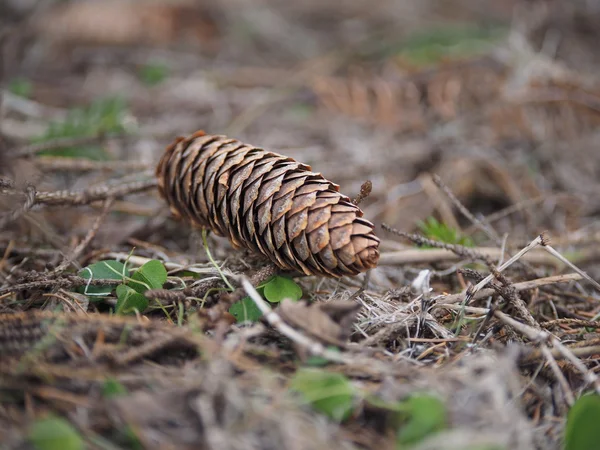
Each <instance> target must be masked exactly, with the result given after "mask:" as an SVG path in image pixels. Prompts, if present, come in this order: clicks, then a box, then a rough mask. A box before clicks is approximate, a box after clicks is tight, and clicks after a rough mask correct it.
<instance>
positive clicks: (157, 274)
mask: <svg viewBox="0 0 600 450" xmlns="http://www.w3.org/2000/svg"><path fill="white" fill-rule="evenodd" d="M131 279H132V280H133V281H130V282H129V283H128V286H129V287H131V288H133V289H134V290H135V291H137V292H139V293H140V294H143V293H144V292H146V291H147V290H148V289H161V288H162V287H163V284H165V281H167V269H165V266H164V265H163V264H162V263H161V262H160V261H157V260H155V259H153V260H151V261H148V262H147V263H146V264H144V265H143V266H142V267H140V268H139V269H138V270H136V271H135V273H134V274H133V275H132V276H131Z"/></svg>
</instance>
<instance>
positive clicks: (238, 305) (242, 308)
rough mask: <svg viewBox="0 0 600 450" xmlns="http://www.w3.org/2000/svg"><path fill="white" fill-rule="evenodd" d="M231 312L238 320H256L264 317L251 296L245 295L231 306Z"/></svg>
mask: <svg viewBox="0 0 600 450" xmlns="http://www.w3.org/2000/svg"><path fill="white" fill-rule="evenodd" d="M229 313H230V314H232V315H233V317H235V318H236V320H237V321H238V322H256V321H257V320H258V319H260V318H261V317H262V312H261V310H260V309H258V306H256V304H255V303H254V301H253V300H252V299H251V298H250V297H244V298H243V299H241V300H240V301H239V302H235V303H234V304H233V305H231V307H230V308H229Z"/></svg>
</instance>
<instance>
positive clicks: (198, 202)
mask: <svg viewBox="0 0 600 450" xmlns="http://www.w3.org/2000/svg"><path fill="white" fill-rule="evenodd" d="M310 170H311V168H310V166H307V165H305V164H301V163H299V162H297V161H295V160H294V159H292V158H289V157H287V156H283V155H279V154H277V153H271V152H268V151H265V150H263V149H261V148H257V147H252V146H251V145H246V144H243V143H242V142H240V141H237V140H235V139H228V138H227V137H225V136H211V135H207V134H205V133H204V132H203V131H198V132H196V133H194V134H193V135H191V136H189V137H187V138H178V139H177V140H176V141H175V142H174V143H173V144H172V145H170V146H169V147H168V148H167V150H166V152H165V154H164V155H163V157H162V159H161V161H160V163H159V164H158V167H157V169H156V175H157V177H158V187H159V191H160V193H161V195H162V196H163V197H164V198H165V199H166V200H167V202H168V203H169V205H170V207H171V211H172V212H173V214H174V215H176V216H178V217H183V218H185V219H187V220H188V221H190V222H191V223H193V224H195V225H197V226H200V227H205V228H209V229H210V230H212V231H213V232H215V233H216V234H218V235H220V236H226V237H228V238H229V240H230V241H231V242H232V244H233V245H234V246H235V247H236V248H239V247H245V248H248V249H250V250H253V251H256V252H259V253H262V254H263V255H265V256H266V257H268V258H269V259H270V260H271V261H273V262H274V263H275V264H276V265H277V266H279V267H280V268H282V269H284V270H297V271H300V272H303V273H305V274H307V275H323V276H329V277H341V276H343V275H356V274H357V273H360V272H364V271H365V270H368V269H371V268H373V267H375V266H376V265H377V261H378V260H379V239H378V238H377V237H376V236H375V235H374V234H373V224H372V223H371V222H369V221H368V220H365V219H363V218H362V215H363V213H362V211H361V210H360V209H359V208H358V207H357V206H355V205H353V204H352V203H351V201H350V199H349V198H348V197H346V196H345V195H342V194H340V193H339V192H338V191H339V186H337V185H336V184H334V183H332V182H330V181H327V180H326V179H325V178H323V176H322V175H321V174H319V173H314V172H311V171H310Z"/></svg>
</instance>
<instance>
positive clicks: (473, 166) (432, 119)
mask: <svg viewBox="0 0 600 450" xmlns="http://www.w3.org/2000/svg"><path fill="white" fill-rule="evenodd" d="M0 27H1V39H2V43H3V47H2V48H3V53H2V57H3V58H2V61H3V64H2V66H3V71H2V86H3V89H2V92H3V107H2V116H1V117H2V120H1V132H2V135H3V136H4V138H3V139H4V145H5V147H6V148H14V147H15V146H17V145H23V144H27V143H39V142H44V141H45V140H49V139H55V138H62V137H66V138H70V137H77V136H85V135H91V136H94V135H97V134H102V136H104V137H105V138H106V139H104V140H103V142H102V145H88V146H84V147H81V148H75V149H73V148H71V149H63V150H60V149H59V150H53V151H52V152H49V153H47V156H61V157H65V156H67V157H73V158H77V159H78V160H79V159H81V158H84V159H91V160H123V159H124V160H129V161H131V162H132V163H131V164H132V165H131V166H130V167H138V166H139V167H142V168H143V167H148V168H152V167H153V165H154V164H155V162H156V161H157V159H158V156H159V154H160V153H161V152H162V150H163V149H164V146H165V145H166V144H167V143H168V142H169V141H171V140H172V138H173V137H174V136H176V135H181V134H188V133H191V132H193V131H195V130H197V129H204V130H206V131H207V132H209V133H213V134H227V135H230V136H231V137H235V138H238V139H241V140H244V141H246V142H248V143H250V144H254V145H257V146H261V147H265V148H267V149H272V150H275V151H279V152H281V153H285V154H288V155H290V156H293V157H295V158H297V159H299V160H301V161H303V162H306V163H308V164H311V165H312V166H313V168H314V169H315V170H316V171H320V172H322V173H323V174H324V175H325V176H326V177H328V178H329V179H331V180H333V181H335V182H337V183H339V184H340V185H341V187H342V191H343V192H345V193H347V194H348V195H349V196H352V195H355V193H357V192H358V191H359V188H360V185H361V183H362V182H364V181H365V180H367V179H369V180H371V181H372V182H373V193H372V195H371V197H369V199H368V200H366V201H365V203H364V210H365V213H366V215H367V217H369V218H370V219H371V220H373V221H375V222H376V223H377V224H379V223H381V222H382V221H384V222H387V223H389V224H390V225H393V226H395V227H397V228H401V229H404V230H407V231H408V230H410V229H412V228H414V227H415V226H416V224H417V223H418V221H422V220H425V219H426V218H428V217H436V218H437V219H439V220H442V221H444V222H446V223H448V224H449V225H451V226H452V227H457V228H458V229H462V228H465V227H467V228H468V226H469V223H468V222H467V221H464V220H463V219H462V217H461V216H460V214H456V211H454V207H453V206H452V205H451V204H448V201H447V200H445V199H444V198H445V197H444V196H441V195H440V194H439V189H438V188H436V186H435V185H434V183H433V182H432V176H433V174H437V175H439V176H440V177H441V178H442V180H443V181H444V182H445V183H446V185H447V186H448V187H449V188H450V189H451V190H452V191H453V192H454V194H455V195H456V196H457V197H458V198H459V199H460V200H461V201H462V202H463V203H464V204H465V205H466V206H467V208H469V209H470V210H471V211H472V212H473V213H474V214H476V215H480V216H484V215H485V216H488V220H490V222H491V223H492V224H493V226H494V227H496V229H497V230H498V231H499V232H500V233H503V232H508V231H510V233H511V236H512V237H515V238H517V240H518V239H529V238H530V237H531V235H532V233H536V232H539V231H541V230H543V229H551V230H553V231H555V232H556V233H558V234H563V233H573V232H575V233H576V232H577V231H578V230H585V235H586V236H588V237H589V236H590V232H591V233H592V235H593V234H594V233H596V235H597V234H598V227H597V218H598V213H600V196H598V195H597V194H598V192H600V186H599V184H600V181H599V180H600V156H599V155H600V150H598V143H599V142H600V141H599V140H598V131H597V126H598V123H600V109H599V108H600V97H599V93H600V85H599V84H598V78H597V74H598V64H599V63H600V51H599V50H598V42H600V2H595V1H587V0H572V1H569V2H565V1H560V0H503V1H495V0H412V1H411V0H404V1H402V0H396V1H393V0H330V1H327V2H323V1H317V0H297V1H294V2H288V1H283V0H253V1H249V0H221V1H216V0H196V1H194V0H101V1H100V0H97V1H94V0H85V1H84V0H79V1H68V0H67V1H58V0H56V1H52V0H50V1H41V0H2V1H1V2H0ZM112 135H118V136H120V139H117V140H111V139H109V138H110V137H111V136H112ZM123 135H126V136H128V137H126V138H123ZM20 164H21V166H20V167H21V168H22V166H24V165H26V164H24V162H21V163H20ZM36 164H38V165H36ZM46 164H50V163H46ZM136 164H138V166H136ZM23 170H25V169H23ZM26 170H27V171H26V172H25V173H26V175H22V177H25V178H27V179H30V180H35V181H36V183H37V186H38V188H42V187H43V183H44V175H43V173H44V170H45V169H44V166H43V164H42V166H40V165H39V163H32V165H30V166H27V167H26ZM55 181H56V180H55V179H53V182H55ZM61 183H63V185H62V187H63V188H78V187H82V186H87V185H89V183H90V180H89V179H88V178H79V177H77V176H67V177H65V178H63V179H62V181H61ZM54 186H55V185H54ZM141 212H143V208H142V211H141ZM146 212H147V213H148V214H150V213H149V212H148V211H146ZM490 215H491V216H490ZM64 226H69V223H68V221H66V222H65V224H64ZM471 231H472V230H471Z"/></svg>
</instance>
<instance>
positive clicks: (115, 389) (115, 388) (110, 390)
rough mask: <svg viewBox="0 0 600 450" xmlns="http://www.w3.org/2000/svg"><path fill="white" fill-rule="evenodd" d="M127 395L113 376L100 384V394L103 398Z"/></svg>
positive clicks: (123, 387)
mask: <svg viewBox="0 0 600 450" xmlns="http://www.w3.org/2000/svg"><path fill="white" fill-rule="evenodd" d="M123 395H127V389H126V388H125V386H123V385H122V384H121V383H119V382H118V381H117V380H115V379H114V378H109V379H107V380H106V381H105V382H104V384H103V385H102V396H103V397H104V398H114V397H121V396H123Z"/></svg>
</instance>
